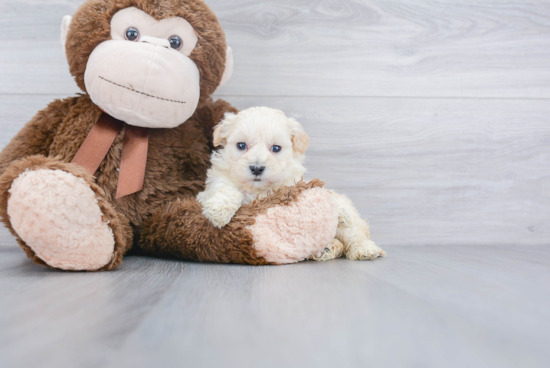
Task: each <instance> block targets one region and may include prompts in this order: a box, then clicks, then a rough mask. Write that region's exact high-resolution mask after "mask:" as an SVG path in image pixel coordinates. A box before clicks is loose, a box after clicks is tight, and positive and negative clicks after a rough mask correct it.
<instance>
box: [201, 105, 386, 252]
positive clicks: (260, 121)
mask: <svg viewBox="0 0 550 368" xmlns="http://www.w3.org/2000/svg"><path fill="white" fill-rule="evenodd" d="M308 144H309V138H308V136H307V134H306V133H305V132H304V130H303V128H302V126H301V125H300V124H299V123H298V122H297V121H296V120H294V119H292V118H288V117H287V116H286V115H285V114H284V113H283V112H282V111H280V110H274V109H271V108H268V107H253V108H250V109H247V110H243V111H241V112H239V113H238V114H237V115H235V114H232V113H227V114H226V115H225V118H224V120H223V121H222V122H221V123H220V124H219V125H218V126H216V128H215V130H214V145H216V146H222V148H221V149H219V150H218V151H215V152H214V153H213V154H212V157H211V162H212V167H211V168H210V169H209V170H208V176H207V180H206V189H205V191H203V192H201V193H199V194H198V195H197V200H198V201H199V202H201V203H202V205H203V215H204V216H205V217H206V218H208V219H209V220H210V221H211V222H212V223H213V224H214V225H215V226H217V227H219V228H221V227H223V226H225V225H226V224H227V223H229V221H231V218H232V217H233V215H234V214H235V212H236V211H237V210H238V209H239V208H240V207H241V206H242V205H243V204H248V203H251V202H252V201H253V200H254V199H256V198H258V197H263V196H266V195H268V194H269V192H271V191H273V190H276V189H277V188H279V187H281V186H290V185H293V184H294V183H296V182H297V181H299V180H301V178H302V177H303V175H304V173H305V172H306V169H305V167H304V166H303V161H304V152H305V150H306V149H307V146H308ZM274 146H278V147H280V151H278V152H277V150H278V149H277V150H274V149H273V147H274ZM243 147H245V148H244V149H243ZM253 167H259V168H263V171H262V172H261V173H259V174H258V172H257V171H256V172H254V170H253ZM331 195H332V196H333V198H334V199H335V200H336V202H337V204H338V212H339V215H338V218H339V224H338V230H337V232H336V238H335V239H334V240H333V241H332V242H331V243H330V244H327V247H326V248H325V250H324V251H323V252H320V253H318V254H315V255H312V256H311V257H310V258H311V259H314V260H320V261H321V260H322V261H325V260H329V259H333V258H337V257H340V256H342V255H343V254H345V255H346V257H347V258H349V259H361V260H366V259H374V258H377V257H382V256H384V255H385V254H386V253H385V252H384V251H383V250H382V249H380V248H379V247H378V246H377V245H376V244H375V243H374V242H373V241H372V240H370V234H369V227H368V224H367V222H366V221H364V220H363V219H361V217H360V215H359V213H358V212H357V209H356V208H355V207H354V206H353V204H352V202H351V201H350V200H349V199H348V198H347V197H346V196H344V195H341V194H338V193H336V192H334V191H331Z"/></svg>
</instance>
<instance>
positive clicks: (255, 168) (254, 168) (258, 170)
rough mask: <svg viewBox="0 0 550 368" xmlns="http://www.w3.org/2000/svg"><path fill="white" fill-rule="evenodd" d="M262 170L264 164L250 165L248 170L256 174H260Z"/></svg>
mask: <svg viewBox="0 0 550 368" xmlns="http://www.w3.org/2000/svg"><path fill="white" fill-rule="evenodd" d="M264 170H265V166H257V165H253V166H250V171H251V172H252V174H254V175H256V176H259V175H262V174H263V172H264Z"/></svg>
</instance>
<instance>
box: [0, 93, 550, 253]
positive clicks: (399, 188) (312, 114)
mask: <svg viewBox="0 0 550 368" xmlns="http://www.w3.org/2000/svg"><path fill="white" fill-rule="evenodd" d="M53 97H54V96H4V98H3V99H2V100H0V132H4V133H2V134H0V147H3V145H4V144H6V143H7V142H8V141H9V139H10V138H11V136H12V135H13V134H15V133H16V132H17V131H18V130H19V129H20V128H21V126H22V125H23V124H24V123H25V122H26V121H27V120H29V119H30V117H32V116H33V115H34V113H36V111H38V110H39V109H41V108H43V107H44V106H45V105H46V104H47V103H48V102H50V101H51V100H53ZM222 97H224V98H225V99H227V100H228V101H229V102H231V103H232V104H234V105H235V106H236V107H237V108H239V109H243V108H247V107H250V106H256V105H265V106H271V107H274V108H279V109H282V110H283V111H285V112H286V113H287V114H288V115H289V116H293V117H295V118H297V119H298V121H300V122H301V123H302V124H303V125H304V127H305V129H306V131H307V132H308V134H309V135H310V137H311V146H310V148H309V149H308V152H307V153H306V154H307V159H306V167H307V168H308V170H309V173H308V175H307V177H306V178H314V177H318V178H321V179H322V180H324V181H325V182H326V184H327V186H328V187H329V188H332V189H335V190H337V191H339V192H341V193H344V194H346V195H348V196H349V197H350V198H351V199H352V200H353V201H354V203H355V204H356V206H357V208H358V209H359V211H360V212H361V213H362V214H363V215H364V216H367V217H368V218H369V220H370V223H371V228H372V234H373V238H374V240H375V241H377V242H379V243H380V244H381V245H382V246H385V245H460V244H480V245H481V244H485V245H487V244H502V245H535V244H549V239H550V190H549V188H550V120H549V119H550V105H549V104H547V103H546V102H545V101H538V100H532V101H530V100H491V99H485V100H475V99H396V98H316V97H315V98H313V97H311V98H305V97H304V98H277V97H231V96H222ZM0 239H2V241H3V243H2V244H14V241H13V240H12V238H11V237H10V236H9V235H8V234H7V232H5V231H4V232H0Z"/></svg>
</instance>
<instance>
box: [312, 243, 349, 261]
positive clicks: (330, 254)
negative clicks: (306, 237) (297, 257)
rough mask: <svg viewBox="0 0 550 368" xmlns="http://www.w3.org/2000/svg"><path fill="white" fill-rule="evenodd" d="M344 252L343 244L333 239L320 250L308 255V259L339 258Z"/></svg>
mask: <svg viewBox="0 0 550 368" xmlns="http://www.w3.org/2000/svg"><path fill="white" fill-rule="evenodd" d="M343 253H344V244H342V243H341V242H340V240H338V239H333V240H332V242H331V243H330V244H329V245H328V246H327V247H325V249H323V250H322V251H321V252H319V253H317V254H315V255H312V256H310V257H309V258H308V259H311V260H313V261H330V260H331V259H335V258H340V257H342V254H343Z"/></svg>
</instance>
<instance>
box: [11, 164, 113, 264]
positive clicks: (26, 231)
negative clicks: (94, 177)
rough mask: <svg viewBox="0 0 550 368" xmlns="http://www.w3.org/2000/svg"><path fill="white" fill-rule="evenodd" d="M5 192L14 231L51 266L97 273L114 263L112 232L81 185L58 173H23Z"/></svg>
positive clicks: (86, 187)
mask: <svg viewBox="0 0 550 368" xmlns="http://www.w3.org/2000/svg"><path fill="white" fill-rule="evenodd" d="M9 192H10V198H9V200H8V209H7V211H8V215H9V216H10V222H11V224H12V227H13V229H14V230H15V232H17V234H18V235H19V237H20V238H21V239H22V240H23V241H24V242H25V243H26V245H27V246H29V247H30V248H31V249H32V251H33V252H34V253H35V254H36V255H37V256H38V257H39V258H40V259H41V260H43V261H44V262H45V263H46V264H48V265H49V266H51V267H54V268H59V269H63V270H75V271H78V270H97V269H99V268H101V267H103V266H105V265H106V264H107V263H109V262H110V261H111V259H112V258H113V252H114V247H115V239H114V236H113V232H112V230H111V228H110V227H109V225H108V223H107V222H106V221H104V220H103V213H102V212H101V209H100V207H99V205H98V200H97V198H96V196H95V193H94V191H93V190H92V189H91V188H90V186H89V185H88V184H87V183H86V181H85V180H84V179H82V178H79V177H76V176H74V175H72V174H70V173H68V172H66V171H62V170H49V169H39V170H34V171H30V170H27V171H25V172H23V173H22V174H21V175H19V177H17V179H15V180H14V181H13V183H12V185H11V189H10V190H9Z"/></svg>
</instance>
